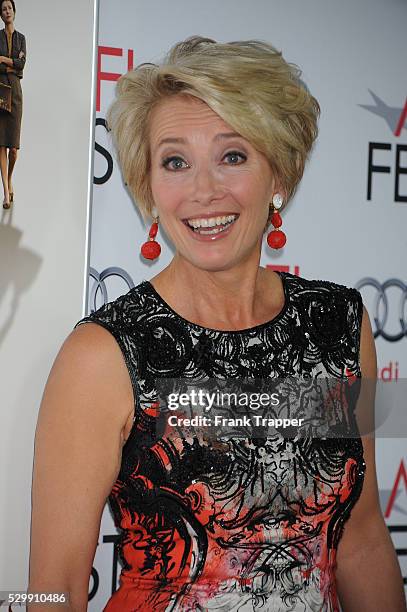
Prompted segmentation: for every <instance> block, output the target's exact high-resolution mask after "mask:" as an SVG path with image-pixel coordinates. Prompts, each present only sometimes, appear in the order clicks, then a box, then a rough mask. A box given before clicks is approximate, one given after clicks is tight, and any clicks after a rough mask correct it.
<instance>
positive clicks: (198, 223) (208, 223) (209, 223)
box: [187, 215, 238, 229]
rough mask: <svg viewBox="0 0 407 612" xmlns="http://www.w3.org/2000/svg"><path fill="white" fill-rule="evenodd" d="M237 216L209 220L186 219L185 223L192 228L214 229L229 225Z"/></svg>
mask: <svg viewBox="0 0 407 612" xmlns="http://www.w3.org/2000/svg"><path fill="white" fill-rule="evenodd" d="M237 216H238V215H225V216H223V217H210V218H209V219H188V221H187V223H188V225H190V226H191V227H193V228H195V229H196V228H199V227H216V226H217V225H225V224H226V223H231V222H232V221H234V220H235V219H236V218H237Z"/></svg>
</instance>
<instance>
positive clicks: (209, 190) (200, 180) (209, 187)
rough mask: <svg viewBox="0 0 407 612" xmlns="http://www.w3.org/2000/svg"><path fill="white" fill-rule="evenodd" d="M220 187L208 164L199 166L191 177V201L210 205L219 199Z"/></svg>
mask: <svg viewBox="0 0 407 612" xmlns="http://www.w3.org/2000/svg"><path fill="white" fill-rule="evenodd" d="M221 190H222V187H221V184H220V183H219V179H218V178H217V177H216V175H215V173H214V170H213V169H212V168H211V167H210V166H209V164H201V165H200V166H199V168H197V169H196V171H195V173H194V177H193V185H192V199H193V200H194V202H197V203H199V204H203V205H205V204H211V203H212V201H213V199H214V198H216V197H219V195H220V193H221Z"/></svg>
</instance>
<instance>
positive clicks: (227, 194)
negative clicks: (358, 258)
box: [29, 37, 405, 612]
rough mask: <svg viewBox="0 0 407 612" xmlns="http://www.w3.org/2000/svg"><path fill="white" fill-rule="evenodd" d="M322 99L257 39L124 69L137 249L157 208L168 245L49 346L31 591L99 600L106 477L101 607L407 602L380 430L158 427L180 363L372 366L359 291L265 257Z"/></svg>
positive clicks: (276, 371) (300, 374)
mask: <svg viewBox="0 0 407 612" xmlns="http://www.w3.org/2000/svg"><path fill="white" fill-rule="evenodd" d="M318 114H319V106H318V103H317V101H316V100H315V99H314V98H313V97H312V96H311V95H310V93H309V92H308V91H307V90H306V88H305V87H304V86H303V84H302V82H301V81H300V79H299V71H298V69H297V68H296V67H295V66H294V65H291V64H288V63H287V62H286V61H285V60H284V59H283V57H282V55H281V53H280V52H277V51H276V50H275V49H274V48H273V47H272V46H271V45H268V44H266V43H263V42H260V41H240V42H232V43H225V44H221V43H216V42H215V41H213V40H211V39H206V38H201V37H191V38H190V39H187V40H185V41H183V42H181V43H179V44H177V45H175V46H174V47H173V48H172V49H171V51H170V52H169V54H168V55H167V57H166V58H165V60H164V62H163V63H162V64H161V65H159V66H156V65H153V64H144V65H141V66H139V67H138V68H137V69H136V70H134V71H132V72H130V73H128V74H127V75H125V76H124V77H122V78H121V80H120V81H119V86H118V93H117V100H116V101H115V102H114V104H113V106H112V108H111V110H110V112H109V116H108V123H109V126H110V128H111V130H112V134H113V137H114V140H115V143H116V146H117V150H118V157H119V161H120V164H121V167H122V171H123V178H124V180H125V182H126V184H127V185H128V186H129V187H130V189H131V191H132V193H133V195H134V198H135V201H136V202H137V203H138V205H139V207H140V209H141V210H142V211H143V213H144V214H149V215H151V216H152V217H153V220H154V223H153V225H152V227H151V230H150V235H149V238H150V239H149V240H148V241H147V245H146V244H145V245H143V247H142V253H143V255H144V256H146V257H150V258H154V257H155V256H157V254H158V252H159V250H160V247H159V246H157V245H158V242H157V241H156V240H155V238H156V235H157V227H158V225H157V224H158V223H159V225H160V226H162V227H163V228H164V229H165V232H166V234H167V236H168V237H169V239H170V240H171V241H172V243H173V244H174V247H175V256H174V258H173V259H172V261H171V263H170V264H169V265H168V266H167V267H166V268H165V269H164V270H163V271H162V272H160V273H159V274H157V275H156V276H154V277H153V278H152V279H151V280H150V281H147V280H145V281H143V282H141V283H140V284H139V285H137V286H136V287H135V288H133V289H132V290H131V291H129V292H128V293H127V294H125V295H123V296H121V297H119V298H118V299H117V300H115V301H113V302H110V303H108V304H106V305H105V306H103V307H102V308H100V309H99V310H97V311H96V312H94V313H93V314H91V315H90V316H89V317H85V318H84V319H82V320H81V321H80V322H78V324H77V326H76V329H75V330H74V331H73V332H72V333H71V334H70V336H69V337H68V338H67V340H66V341H65V343H64V345H63V347H62V349H61V351H60V353H59V355H58V357H57V359H56V361H55V364H54V366H53V368H52V371H51V374H50V377H49V380H48V382H47V385H46V389H45V393H44V397H43V401H42V405H41V409H40V415H39V421H38V426H37V433H36V452H35V467H34V482H33V515H32V541H31V560H30V585H29V589H30V590H31V591H39V590H42V589H45V588H46V589H47V590H51V589H52V590H59V591H67V592H69V595H70V598H71V602H72V607H71V609H72V610H75V611H79V610H86V608H87V595H88V584H89V576H90V572H91V568H92V562H93V558H94V553H95V548H96V545H97V542H98V534H99V525H100V519H101V514H102V511H103V507H104V504H105V500H106V497H107V496H109V501H110V504H111V508H112V510H113V514H114V518H115V523H116V525H117V527H118V528H120V529H121V530H122V531H121V537H120V541H119V552H120V555H121V559H122V561H123V569H122V572H121V575H120V587H119V589H118V590H117V591H116V592H115V593H114V594H113V596H112V597H111V598H110V599H109V601H108V602H107V604H106V606H105V608H104V610H106V611H109V612H111V611H119V610H120V611H127V610H128V611H130V610H131V611H133V610H146V611H152V610H156V611H164V610H165V611H168V610H175V611H185V610H205V611H206V610H224V611H227V610H233V611H237V610H239V611H240V610H276V611H277V610H278V611H279V612H280V611H283V610H291V611H298V610H301V611H306V610H313V611H317V610H318V611H320V612H322V610H324V611H338V610H339V607H338V596H337V594H339V599H340V601H341V604H342V607H343V609H344V610H345V611H346V612H356V611H357V612H360V610H363V611H364V612H373V611H375V612H376V611H379V610H383V609H391V610H392V611H393V612H401V611H402V610H404V609H405V608H404V600H403V587H402V580H401V575H400V569H399V567H398V563H397V558H396V555H395V551H394V548H393V545H392V542H391V539H390V537H389V534H388V530H387V528H386V525H385V523H384V520H383V517H382V514H381V512H380V507H379V502H378V490H377V482H376V474H375V465H374V446H373V438H372V436H369V435H366V436H363V438H361V436H360V435H359V432H357V435H356V436H355V437H351V438H349V437H345V436H343V437H340V438H336V439H332V437H331V438H329V437H328V438H326V439H320V438H318V437H316V438H315V437H314V438H312V437H308V436H305V437H303V436H300V435H299V433H298V435H294V436H291V439H290V438H285V437H283V436H282V435H281V434H280V433H279V432H276V431H275V430H272V431H271V432H267V435H265V434H264V432H263V435H258V436H257V437H256V436H249V437H247V438H246V439H242V438H239V437H238V436H235V435H232V436H231V435H230V430H229V431H228V430H227V428H226V429H224V430H221V431H220V434H219V436H218V439H216V440H214V439H213V438H210V437H209V439H208V438H206V439H205V431H203V435H201V433H202V432H201V433H199V432H198V433H199V435H198V433H197V435H196V436H191V435H189V433H188V431H189V430H187V429H185V430H184V429H183V427H181V428H180V429H179V428H178V429H177V428H171V427H169V426H168V427H167V425H166V424H165V423H164V425H165V426H164V428H162V425H163V422H162V420H161V419H162V417H163V416H164V417H165V404H164V403H162V402H161V397H160V396H159V393H158V386H159V384H160V381H161V382H162V381H163V380H166V379H171V380H173V379H182V378H185V379H187V380H188V382H190V383H191V384H194V383H197V384H198V386H199V385H200V384H201V383H202V385H203V386H204V385H205V384H206V383H207V382H208V381H211V380H215V381H219V384H220V383H222V384H224V383H225V382H226V383H228V382H229V383H230V384H233V382H236V383H238V382H239V380H241V379H244V378H250V379H257V380H260V379H261V380H263V381H269V382H270V381H273V380H274V379H276V378H277V377H280V378H283V379H284V380H288V379H290V380H292V379H293V380H294V381H297V382H298V384H300V381H301V380H303V379H304V380H305V381H307V380H308V381H309V380H311V381H312V380H313V379H317V380H319V381H320V380H321V378H322V377H326V378H329V377H330V379H332V380H334V381H335V384H336V383H338V384H339V383H341V384H342V383H348V381H351V382H352V381H353V382H355V381H357V380H359V379H360V378H361V377H362V376H364V377H371V378H373V377H374V376H375V373H376V361H375V349H374V341H373V338H372V333H371V329H370V324H369V320H368V315H367V313H366V311H365V310H364V308H363V305H362V300H361V296H360V293H359V292H357V291H356V290H354V289H348V288H346V287H344V286H341V285H337V284H335V283H331V282H326V281H325V282H323V281H309V280H306V279H303V278H299V277H295V276H293V275H290V274H288V273H285V274H284V273H280V274H277V273H274V272H272V271H271V270H269V269H266V268H263V267H260V266H259V262H260V253H261V244H262V237H263V234H264V232H265V230H268V228H269V225H270V222H271V223H272V224H273V226H274V227H275V228H276V229H274V230H273V229H272V231H271V232H270V234H269V238H268V242H269V243H270V244H271V245H272V246H274V247H276V246H277V247H278V246H279V245H281V244H282V243H283V242H284V240H285V236H284V234H283V232H282V230H281V229H280V226H281V217H280V216H279V213H278V211H279V210H281V204H282V202H283V203H284V204H286V203H287V202H288V201H289V200H290V198H291V197H292V195H293V194H294V192H295V190H296V188H297V186H298V183H299V181H300V179H301V177H302V174H303V170H304V164H305V161H306V159H307V157H308V154H309V152H310V150H311V147H312V144H313V142H314V140H315V137H316V134H317V118H318ZM277 213H278V214H277ZM79 323H82V324H81V325H79ZM84 323H86V324H84ZM289 377H290V378H289ZM294 391H295V389H294ZM161 408H162V410H161ZM327 409H328V408H327ZM306 416H308V415H306ZM62 526H63V529H62V530H61V527H62ZM29 609H30V607H29ZM32 609H33V610H34V609H35V608H34V607H32Z"/></svg>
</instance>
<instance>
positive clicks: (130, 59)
mask: <svg viewBox="0 0 407 612" xmlns="http://www.w3.org/2000/svg"><path fill="white" fill-rule="evenodd" d="M133 68H134V51H133V49H128V51H127V70H133Z"/></svg>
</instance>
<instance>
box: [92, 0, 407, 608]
mask: <svg viewBox="0 0 407 612" xmlns="http://www.w3.org/2000/svg"><path fill="white" fill-rule="evenodd" d="M406 23H407V3H406V2H405V1H401V0H386V2H383V1H382V0H358V2H356V3H355V2H352V1H351V0H345V1H344V2H341V3H339V4H338V3H333V2H326V0H313V2H308V3H304V2H302V1H301V0H292V2H289V3H287V2H286V1H284V0H257V1H256V3H248V2H245V1H243V0H233V1H232V0H223V1H222V2H218V1H217V0H206V2H204V3H197V2H193V3H186V2H182V1H179V2H166V1H164V0H156V1H155V2H154V3H147V2H142V1H141V0H123V1H122V2H121V3H120V11H119V12H118V7H117V5H114V4H113V3H112V2H109V1H108V0H101V2H100V18H99V63H98V92H99V95H98V102H99V104H98V106H97V112H96V118H97V127H96V153H95V160H94V176H95V181H96V185H95V187H94V198H93V206H92V226H91V232H90V245H91V257H90V265H91V268H92V270H91V276H90V279H89V289H88V298H89V299H88V311H89V310H93V309H95V308H96V307H98V306H99V305H101V303H102V302H103V301H106V300H108V301H111V300H113V299H115V298H116V297H117V296H118V295H120V294H122V293H125V292H126V291H127V290H128V288H129V286H131V285H132V284H137V283H138V282H139V281H141V280H142V279H144V278H150V277H152V276H153V275H155V274H156V273H157V272H158V271H159V270H161V269H162V268H163V267H164V266H165V265H167V264H168V263H169V261H170V259H171V257H172V253H171V251H170V246H169V244H168V242H166V241H165V239H164V237H163V234H162V232H161V231H160V232H159V233H160V240H159V241H160V243H161V244H162V247H163V251H162V254H161V256H160V258H159V260H158V261H157V262H155V263H152V264H151V263H146V262H145V260H143V259H142V258H141V257H140V255H139V250H140V246H141V244H142V242H144V241H145V239H146V236H147V232H148V227H145V226H144V225H143V223H142V221H141V216H140V214H139V213H138V212H137V211H136V209H135V207H134V205H133V204H132V202H131V200H130V197H129V196H128V194H127V192H126V191H125V188H124V186H123V183H122V179H121V176H120V173H119V170H118V167H117V164H116V161H115V160H114V159H112V150H111V145H110V143H109V140H108V138H107V134H106V130H105V127H104V126H103V121H104V118H105V116H106V110H107V108H108V106H109V104H110V102H111V101H112V99H113V95H114V85H115V80H117V78H118V76H120V74H122V73H124V72H126V71H127V69H128V68H132V66H133V64H134V65H137V64H139V63H141V62H147V61H150V62H154V61H156V60H158V59H159V58H160V57H161V56H162V55H163V53H164V52H165V51H167V50H168V48H169V47H170V46H171V45H172V44H173V43H174V42H176V41H178V40H181V39H184V38H186V37H187V36H190V35H192V34H200V35H203V36H209V37H211V38H215V39H216V40H219V41H228V40H237V39H248V38H260V39H264V40H266V41H269V42H271V43H272V44H273V45H274V46H276V47H277V48H279V49H281V50H282V51H283V55H284V57H285V58H286V59H287V60H288V61H291V62H294V63H297V64H298V65H299V66H300V67H301V68H302V70H303V79H304V81H305V82H306V83H307V85H308V87H309V88H310V90H311V92H312V93H313V95H314V96H315V97H316V98H317V99H318V101H319V102H320V105H321V108H322V114H321V120H320V136H319V139H318V142H317V144H316V147H315V149H314V152H313V155H312V158H311V160H310V163H309V166H308V168H307V169H306V172H305V175H304V178H303V181H302V183H301V186H300V189H299V191H298V193H297V195H296V197H295V199H294V200H293V201H292V202H291V204H290V206H289V207H288V209H287V210H285V211H284V213H283V223H284V230H285V232H286V234H287V237H288V241H287V245H286V247H285V248H284V249H283V251H282V252H281V253H278V254H273V253H272V252H271V250H270V249H268V247H265V248H264V252H263V255H262V264H263V265H272V266H283V267H285V269H288V271H290V272H292V273H297V274H298V273H299V274H300V275H301V276H305V277H307V278H320V279H328V280H333V281H336V282H339V283H343V284H346V285H348V286H359V284H360V281H361V280H362V279H365V278H367V277H369V278H371V279H374V280H375V282H376V283H377V285H378V286H377V287H374V286H372V283H371V282H370V285H369V284H367V285H366V286H365V287H363V288H362V289H361V291H362V294H363V296H364V299H365V303H366V306H367V307H368V310H369V313H370V316H371V319H372V323H373V327H374V330H375V332H376V333H377V338H376V346H377V351H378V361H379V378H381V379H383V380H386V384H388V385H399V384H400V383H401V381H402V379H403V378H404V379H405V378H406V377H407V350H406V348H407V337H406V335H405V334H404V335H403V334H401V335H402V337H401V338H399V339H396V337H397V334H398V332H400V330H401V331H403V330H405V329H406V327H405V326H407V313H406V310H405V308H404V307H405V305H406V303H405V301H404V302H402V299H403V296H405V295H406V293H405V292H406V288H405V284H406V283H407V272H406V264H405V262H406V255H407V248H406V247H407V237H406V236H407V233H406V227H407V175H406V170H404V172H403V170H402V168H406V167H407V144H406V143H407V116H406V113H407V106H406V104H407V100H406V93H407V91H406V82H405V79H404V78H403V77H402V75H404V74H405V58H406V56H407V37H406V36H405V28H406ZM370 143H376V144H373V145H372V144H370ZM377 143H379V146H378V145H377ZM369 147H370V148H371V149H372V151H373V153H372V157H371V163H370V166H372V165H373V166H378V165H379V166H384V167H386V168H388V169H387V170H385V171H381V172H379V171H377V169H373V170H374V171H373V172H372V173H371V174H372V182H371V194H370V197H369V196H368V177H369ZM397 152H398V153H397ZM397 155H398V160H397ZM397 167H398V170H397ZM397 173H398V175H399V176H398V192H399V193H398V195H397V194H395V184H396V175H397ZM92 275H93V276H92ZM95 278H96V279H98V281H99V279H100V278H101V282H100V284H98V283H97V282H96V283H95ZM387 281H391V282H389V283H388V287H387V288H386V287H385V288H383V284H384V283H385V282H387ZM97 287H99V291H97V292H96V289H97ZM101 288H103V289H104V290H105V292H106V293H105V295H104V297H103V295H102V292H101V291H100V289H101ZM383 289H385V293H384V291H383ZM382 291H383V292H382ZM95 292H96V300H95V299H94V297H95ZM380 292H382V293H381V295H382V303H381V304H380V303H379V305H378V314H377V312H376V303H375V300H377V296H379V295H380ZM384 296H386V298H387V299H388V313H387V317H385V316H384V315H385V313H384V310H383V306H384V304H383V299H385V298H384ZM403 308H404V310H403ZM377 317H378V318H379V320H378V321H377V324H376V322H375V318H377ZM384 336H387V339H386V338H385V337H384ZM406 420H407V419H406ZM406 429H407V427H406ZM400 435H403V436H404V435H405V432H404V433H403V432H400ZM376 447H377V453H376V454H377V469H378V475H379V485H380V494H381V504H382V509H383V512H384V513H385V516H386V520H387V523H388V526H389V528H390V529H391V531H392V535H393V538H394V542H395V545H396V547H397V549H401V548H404V549H406V546H407V474H406V468H407V453H406V440H405V437H403V438H399V439H391V440H384V439H381V438H379V439H378V440H377V442H376ZM115 534H116V530H115V528H114V526H113V523H112V520H111V517H110V513H109V512H108V510H107V508H106V510H105V513H104V516H103V521H102V528H101V534H100V540H99V546H98V549H97V554H96V558H95V563H94V574H93V578H92V580H91V584H90V591H91V597H92V598H91V602H90V609H91V610H95V611H96V610H100V609H101V608H102V607H103V604H104V603H105V602H106V600H107V599H108V597H109V596H110V594H111V592H112V589H115V588H116V579H117V577H118V575H119V573H120V566H119V565H118V564H117V562H116V560H115V559H114V558H113V545H112V540H113V539H114V536H115ZM399 552H400V557H399V559H400V564H401V566H402V570H403V575H404V576H406V575H407V557H405V556H403V554H402V551H401V550H400V551H399Z"/></svg>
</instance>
